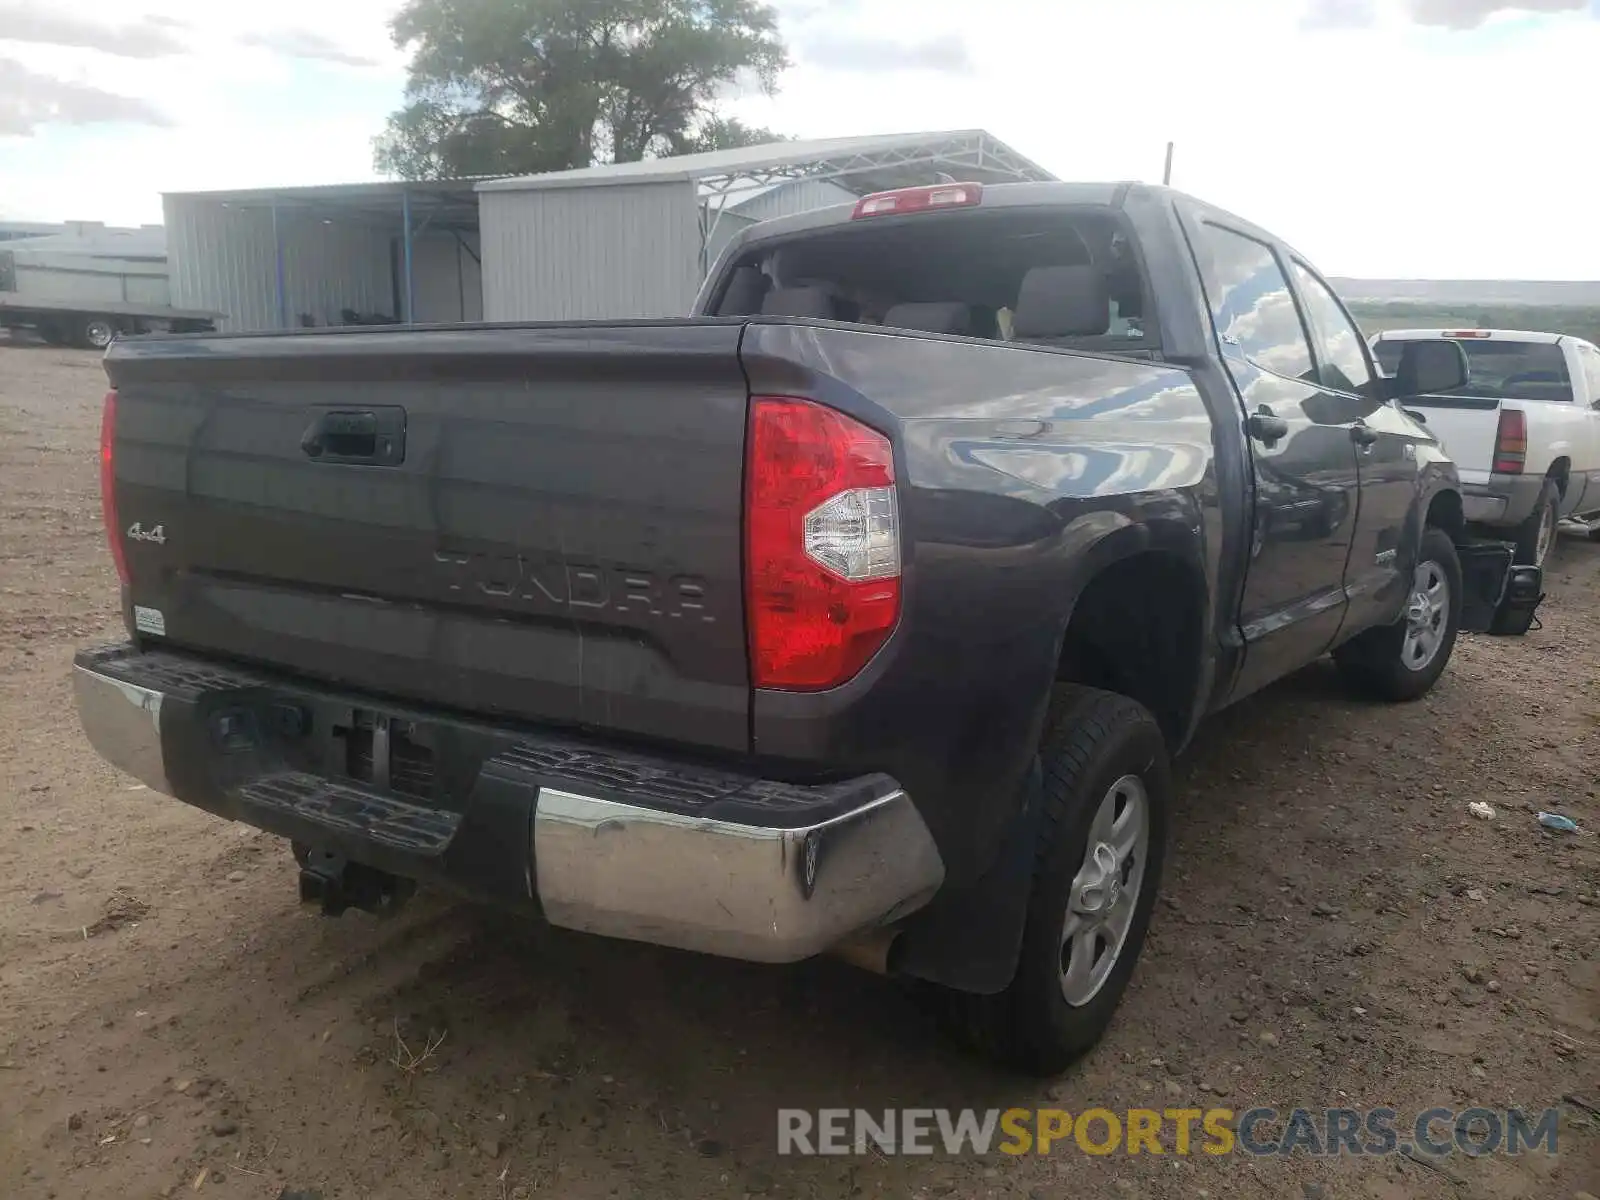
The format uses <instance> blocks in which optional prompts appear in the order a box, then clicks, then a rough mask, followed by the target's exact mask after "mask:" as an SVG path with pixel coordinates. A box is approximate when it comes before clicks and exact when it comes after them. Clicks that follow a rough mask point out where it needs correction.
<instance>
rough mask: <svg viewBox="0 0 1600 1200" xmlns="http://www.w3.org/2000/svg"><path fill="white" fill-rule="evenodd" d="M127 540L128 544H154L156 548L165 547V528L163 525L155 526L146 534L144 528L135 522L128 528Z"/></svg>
mask: <svg viewBox="0 0 1600 1200" xmlns="http://www.w3.org/2000/svg"><path fill="white" fill-rule="evenodd" d="M128 540H129V541H130V542H154V543H155V544H156V545H158V546H165V545H166V544H167V527H166V526H165V525H157V526H156V527H155V528H154V529H152V530H150V531H149V532H148V533H146V532H145V530H144V527H143V526H142V525H140V524H139V522H137V521H135V522H134V523H133V524H132V525H129V526H128Z"/></svg>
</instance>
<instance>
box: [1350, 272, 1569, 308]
mask: <svg viewBox="0 0 1600 1200" xmlns="http://www.w3.org/2000/svg"><path fill="white" fill-rule="evenodd" d="M1330 282H1332V284H1333V287H1334V290H1335V291H1337V292H1338V293H1339V294H1340V295H1341V296H1343V297H1344V298H1345V299H1346V300H1348V301H1351V302H1356V303H1359V302H1366V303H1369V304H1415V305H1419V306H1425V307H1448V306H1454V305H1510V306H1514V307H1526V308H1542V307H1546V306H1549V307H1555V308H1591V307H1600V282H1581V281H1580V282H1568V281H1564V280H1563V281H1556V280H1533V279H1333V280H1331V281H1330Z"/></svg>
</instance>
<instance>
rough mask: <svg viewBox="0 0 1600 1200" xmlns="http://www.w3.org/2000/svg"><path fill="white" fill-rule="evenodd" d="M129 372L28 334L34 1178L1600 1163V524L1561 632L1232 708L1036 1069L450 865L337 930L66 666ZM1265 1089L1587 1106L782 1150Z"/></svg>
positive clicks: (3, 431)
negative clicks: (510, 907)
mask: <svg viewBox="0 0 1600 1200" xmlns="http://www.w3.org/2000/svg"><path fill="white" fill-rule="evenodd" d="M103 392H104V377H103V375H102V373H101V370H100V366H99V362H98V359H97V357H96V356H94V355H92V354H88V353H78V352H72V351H64V350H54V349H47V348H42V347H37V348H35V347H21V346H16V347H11V348H7V346H6V344H5V343H4V342H3V341H0V1197H4V1198H5V1200H33V1198H41V1200H42V1198H44V1197H61V1198H63V1200H66V1198H72V1200H99V1198H105V1200H145V1198H147V1197H155V1196H169V1195H172V1196H176V1195H185V1196H188V1195H198V1196H200V1197H206V1196H214V1197H240V1198H244V1197H265V1198H268V1200H272V1198H274V1197H278V1196H279V1195H280V1193H281V1194H282V1195H284V1196H286V1197H290V1198H296V1197H299V1196H300V1195H301V1194H302V1192H304V1193H305V1194H317V1193H320V1195H321V1196H322V1197H324V1200H336V1198H337V1200H345V1198H355V1197H374V1198H382V1200H389V1198H394V1200H409V1198H412V1197H431V1196H462V1197H483V1198H486V1200H487V1198H492V1200H508V1198H511V1197H518V1198H526V1197H532V1196H541V1195H549V1196H555V1197H560V1198H563V1200H601V1198H612V1197H618V1198H626V1197H638V1198H640V1200H646V1198H648V1200H660V1198H668V1200H671V1198H682V1200H702V1198H703V1200H715V1198H721V1197H744V1196H749V1195H763V1196H766V1195H770V1196H788V1197H819V1198H832V1197H847V1196H863V1197H868V1198H872V1197H879V1196H884V1197H905V1198H916V1197H933V1196H940V1195H953V1196H958V1197H981V1198H1003V1200H1045V1198H1049V1200H1054V1198H1056V1197H1063V1198H1065V1197H1069V1196H1070V1197H1087V1196H1102V1195H1104V1196H1119V1197H1120V1196H1132V1197H1147V1198H1163V1197H1170V1198H1178V1197H1183V1198H1189V1197H1205V1196H1215V1197H1220V1196H1243V1197H1289V1198H1290V1200H1301V1198H1302V1197H1311V1198H1314V1197H1371V1198H1375V1200H1376V1198H1385V1200H1388V1198H1399V1197H1423V1198H1426V1197H1452V1198H1457V1197H1508V1198H1518V1197H1528V1198H1543V1197H1561V1198H1569V1197H1572V1196H1574V1195H1576V1194H1578V1193H1579V1192H1580V1191H1583V1190H1587V1191H1590V1192H1597V1191H1600V1117H1597V1116H1596V1115H1595V1106H1597V1105H1600V1053H1597V1050H1596V1047H1597V1044H1600V962H1597V959H1596V947H1597V940H1600V938H1597V934H1600V907H1597V903H1600V902H1597V894H1600V838H1596V837H1594V836H1593V835H1592V834H1591V835H1580V836H1572V835H1566V836H1561V835H1555V834H1549V833H1545V832H1543V831H1541V830H1540V829H1539V828H1538V827H1537V825H1536V822H1535V817H1534V814H1535V813H1536V812H1537V811H1539V810H1540V809H1556V810H1559V811H1561V812H1563V813H1566V814H1568V815H1570V816H1571V817H1573V818H1574V819H1576V820H1577V821H1578V822H1579V824H1580V825H1582V826H1583V827H1585V828H1586V829H1588V830H1600V799H1597V790H1596V789H1597V787H1600V782H1597V777H1596V772H1595V769H1594V764H1595V763H1596V762H1597V761H1600V591H1597V588H1600V545H1591V544H1588V543H1587V542H1583V541H1579V540H1574V539H1570V538H1569V539H1565V540H1564V541H1563V543H1562V545H1561V547H1560V549H1559V552H1558V555H1557V557H1556V559H1555V561H1554V566H1553V569H1552V570H1551V572H1550V574H1549V585H1550V586H1549V590H1550V592H1551V595H1550V598H1549V599H1548V600H1547V601H1546V604H1545V607H1544V609H1543V610H1542V616H1543V623H1544V624H1543V628H1542V629H1541V630H1539V631H1537V632H1534V633H1532V634H1530V635H1529V636H1528V637H1526V638H1523V639H1505V640H1497V639H1489V638H1468V639H1464V640H1463V641H1462V643H1461V644H1460V645H1459V646H1458V648H1457V651H1456V658H1455V661H1454V662H1453V663H1452V665H1451V667H1450V670H1449V672H1448V673H1447V674H1446V676H1445V679H1444V681H1443V683H1442V684H1441V685H1440V687H1439V688H1438V689H1437V690H1436V691H1435V693H1434V694H1433V695H1432V696H1431V697H1430V698H1429V699H1427V700H1425V701H1423V702H1421V703H1418V704H1415V705H1411V706H1407V707H1403V708H1398V709H1396V708H1379V707H1370V706H1367V705H1364V704H1362V703H1359V702H1356V701H1353V700H1352V699H1350V698H1349V697H1348V696H1347V695H1346V694H1345V693H1344V692H1343V691H1342V690H1341V689H1340V687H1339V685H1338V682H1337V680H1336V679H1335V678H1334V676H1333V674H1332V672H1331V671H1330V670H1328V669H1323V668H1317V669H1312V670H1310V671H1307V672H1305V673H1304V674H1303V675H1301V676H1300V677H1298V678H1296V679H1293V680H1291V681H1288V682H1286V683H1284V684H1282V685H1280V686H1277V687H1275V688H1273V689H1271V690H1270V691H1268V692H1267V693H1265V694H1263V695H1260V696H1258V697H1256V698H1255V699H1253V700H1252V701H1249V702H1247V703H1246V704H1244V705H1242V706H1240V707H1239V708H1238V709H1236V710H1234V711H1230V712H1228V713H1226V714H1224V715H1223V716H1222V717H1220V718H1219V719H1217V720H1215V721H1213V722H1212V723H1211V724H1210V725H1209V726H1208V727H1207V728H1206V729H1205V730H1204V731H1203V733H1202V736H1201V737H1200V739H1199V742H1198V745H1197V746H1196V747H1195V748H1194V749H1193V750H1192V751H1191V752H1190V753H1189V754H1188V755H1187V756H1186V758H1185V760H1184V761H1183V762H1182V763H1181V764H1180V778H1181V780H1182V783H1183V793H1184V803H1183V806H1182V808H1181V811H1180V813H1179V815H1178V818H1177V822H1176V833H1175V844H1174V846H1173V853H1172V855H1171V857H1170V858H1169V871H1168V877H1167V881H1166V885H1165V890H1164V893H1163V898H1162V902H1161V903H1160V904H1159V906H1158V910H1157V916H1156V919H1155V923H1154V926H1153V929H1152V932H1151V936H1150V941H1149V944H1148V946H1147V948H1146V950H1145V954H1144V960H1143V962H1142V963H1141V965H1140V967H1139V970H1138V972H1137V974H1136V975H1135V978H1134V982H1133V986H1132V989H1131V991H1130V992H1129V994H1128V996H1127V998H1126V1000H1125V1002H1124V1004H1123V1007H1122V1010H1121V1012H1120V1015H1119V1017H1118V1019H1117V1021H1116V1023H1115V1024H1114V1026H1113V1028H1112V1030H1111V1032H1110V1034H1109V1035H1108V1037H1107V1038H1106V1040H1105V1042H1104V1043H1103V1044H1102V1045H1101V1046H1100V1048H1099V1049H1098V1050H1097V1051H1096V1052H1095V1053H1094V1054H1092V1055H1091V1056H1090V1057H1089V1058H1088V1059H1087V1060H1086V1061H1085V1062H1083V1063H1082V1064H1081V1065H1080V1066H1079V1067H1078V1068H1077V1069H1075V1070H1074V1071H1073V1072H1072V1073H1071V1074H1069V1075H1068V1076H1067V1077H1065V1078H1064V1079H1062V1080H1060V1081H1058V1082H1056V1083H1054V1084H1050V1085H1040V1084H1038V1083H1034V1082H1029V1081H1024V1080H1018V1079H1016V1078H1012V1077H1008V1076H1004V1075H1001V1074H998V1073H996V1072H995V1071H993V1070H992V1069H990V1068H988V1067H986V1066H985V1065H984V1064H982V1063H981V1062H978V1061H975V1060H973V1059H972V1058H970V1057H967V1056H965V1055H964V1054H962V1053H961V1052H959V1051H957V1050H955V1049H952V1048H951V1047H950V1046H949V1045H948V1044H947V1043H946V1042H944V1041H942V1040H941V1039H940V1038H939V1036H938V1035H937V1033H936V1032H935V1031H934V1030H933V1029H932V1028H931V1027H930V1025H929V1023H928V1021H927V1020H926V1019H925V1018H924V1017H923V1015H922V1014H921V1013H920V1012H919V1011H918V1009H917V1008H916V1007H914V1005H913V1004H912V1002H911V1001H910V1000H909V999H908V998H907V997H906V996H905V995H904V994H903V993H902V991H901V990H900V989H897V988H896V987H894V986H893V985H891V984H889V983H887V982H885V981H883V980H881V979H877V978H875V977H873V976H870V975H867V974H864V973H858V972H855V971H854V970H852V969H851V968H849V967H846V966H844V965H842V964H837V963H834V962H832V961H819V962H815V963H810V964H805V965H802V966H799V967H796V968H792V969H773V968H764V967H756V966H749V965H744V964H739V963H731V962H723V961H717V960H712V959H707V958H700V957H696V956H692V955H687V954H679V953H673V952H667V951H661V950H656V949H652V948H649V947H643V946H636V945H629V944H623V943H613V942H606V941H602V940H598V939H590V938H584V937H581V936H577V935H567V934H564V933H562V932H560V931H552V930H548V929H538V928H531V927H528V926H527V925H525V924H521V923H518V922H516V921H513V920H510V919H508V918H506V917H504V916H501V915H497V914H494V913H487V912H483V911H481V910H477V909H474V908H472V907H470V906H466V905H462V904H458V903H455V902H453V901H451V900H449V899H448V898H444V897H439V896H428V895H424V896H422V897H419V898H418V899H417V900H416V901H415V902H414V903H413V904H412V906H410V907H409V908H407V909H406V910H405V911H404V912H403V913H402V914H401V915H400V916H399V917H397V918H396V919H394V920H391V921H385V922H379V921H377V920H375V919H373V918H369V917H366V916H363V915H359V914H354V915H350V916H347V917H345V918H343V919H341V920H336V921H330V920H325V919H323V918H321V917H318V916H316V915H313V914H311V913H308V912H306V911H303V910H302V909H301V908H300V906H299V904H298V901H297V899H296V893H295V871H294V867H293V863H292V860H291V858H290V855H289V852H288V849H287V847H286V846H285V845H284V844H283V843H282V842H280V841H279V840H277V839H275V838H272V837H269V836H266V835H264V834H258V833H257V832H255V831H253V830H250V829H246V828H243V827H240V826H234V825H230V824H226V823H224V822H221V821H219V820H215V819H213V818H211V817H209V816H206V815H204V814H201V813H198V812H195V811H192V810H190V809H188V808H186V807H185V806H183V805H182V804H179V803H178V802H176V801H173V800H169V799H166V798H164V797H160V796H157V795H154V794H152V793H150V792H149V791H148V790H143V789H141V788H138V787H136V786H134V785H133V784H132V782H131V781H130V780H128V779H126V778H124V777H121V776H119V775H118V774H116V773H115V772H113V771H112V770H110V769H109V768H108V767H106V766H104V765H103V764H102V763H101V762H100V761H99V760H98V759H97V758H96V757H95V756H94V755H93V753H92V752H91V751H90V749H89V747H88V745H87V744H86V743H85V741H84V739H83V737H82V735H81V733H80V732H79V729H78V725H77V722H76V719H75V717H74V715H73V710H72V705H71V699H70V695H69V689H68V682H67V675H68V664H69V662H70V659H71V655H72V652H73V650H74V648H75V647H77V646H79V645H80V644H82V643H84V642H86V641H91V640H97V639H101V638H109V637H112V636H116V635H117V634H119V633H120V628H119V626H118V622H117V620H116V614H115V601H114V595H115V586H114V576H113V572H112V568H111V564H110V559H109V556H108V554H107V553H106V550H105V544H104V538H103V535H102V532H101V528H100V508H99V498H98V485H97V478H96V464H95V445H96V438H97V433H98V424H99V413H100V400H101V396H102V395H103ZM1475 800H1483V801H1487V802H1489V803H1490V804H1492V805H1493V806H1494V807H1495V809H1496V810H1497V812H1498V816H1497V817H1496V818H1495V819H1494V820H1492V821H1486V820H1481V819H1477V818H1475V817H1473V816H1471V815H1469V812H1468V807H1467V806H1468V804H1469V803H1470V802H1471V801H1475ZM1563 1097H1569V1098H1570V1099H1568V1100H1566V1101H1565V1102H1564V1101H1563ZM1256 1104H1265V1105H1274V1106H1277V1107H1279V1108H1283V1109H1287V1108H1290V1107H1293V1106H1295V1105H1307V1106H1311V1107H1315V1108H1318V1109H1320V1108H1323V1107H1327V1106H1348V1107H1355V1108H1364V1107H1371V1106H1378V1105H1388V1106H1391V1107H1393V1108H1395V1109H1397V1110H1399V1111H1400V1112H1401V1113H1406V1114H1410V1113H1416V1112H1419V1111H1422V1110H1425V1109H1427V1108H1429V1107H1432V1106H1434V1105H1442V1106H1446V1107H1452V1108H1457V1109H1460V1108H1465V1107H1470V1106H1472V1105H1482V1106H1487V1107H1501V1108H1503V1107H1507V1106H1513V1105H1517V1106H1522V1107H1524V1108H1527V1109H1541V1108H1543V1107H1545V1106H1547V1105H1560V1106H1561V1107H1562V1114H1563V1115H1562V1123H1561V1127H1560V1141H1559V1146H1560V1152H1559V1154H1558V1155H1556V1156H1554V1157H1551V1156H1549V1155H1546V1154H1544V1153H1536V1154H1531V1155H1523V1156H1521V1157H1518V1158H1512V1157H1508V1156H1504V1155H1496V1156H1490V1157H1479V1158H1469V1157H1466V1156H1463V1155H1460V1154H1457V1155H1455V1156H1453V1157H1451V1158H1449V1159H1448V1160H1446V1161H1445V1162H1444V1164H1443V1165H1442V1167H1440V1168H1438V1169H1429V1168H1426V1167H1424V1166H1421V1165H1418V1164H1417V1163H1415V1162H1413V1161H1411V1160H1408V1159H1405V1158H1400V1157H1386V1158H1344V1159H1338V1160H1314V1159H1310V1158H1306V1157H1303V1156H1297V1157H1294V1158H1291V1159H1288V1160H1283V1159H1259V1158H1249V1157H1246V1156H1244V1155H1242V1154H1234V1155H1230V1156H1225V1157H1209V1156H1206V1155H1194V1156H1190V1157H1179V1156H1176V1155H1172V1154H1168V1155H1166V1156H1164V1157H1159V1158H1157V1157H1152V1156H1150V1155H1148V1154H1143V1155H1139V1156H1135V1157H1126V1156H1123V1155H1114V1156H1109V1157H1096V1156H1091V1155H1087V1154H1084V1153H1081V1152H1078V1151H1077V1150H1076V1149H1073V1148H1071V1147H1070V1146H1069V1148H1068V1149H1067V1150H1066V1151H1065V1152H1062V1151H1061V1150H1060V1149H1059V1148H1058V1151H1057V1152H1056V1153H1054V1154H1052V1155H1050V1156H1049V1157H1040V1156H1026V1157H1022V1158H1010V1157H1005V1156H1002V1155H998V1154H996V1155H993V1156H990V1157H986V1158H979V1157H971V1156H969V1157H958V1158H952V1157H949V1156H946V1155H944V1154H942V1153H941V1154H940V1155H937V1156H934V1157H931V1158H911V1157H898V1158H886V1157H884V1156H882V1155H867V1156H864V1157H847V1158H838V1157H833V1158H794V1157H783V1158H780V1157H779V1156H778V1154H777V1152H776V1127H777V1125H776V1121H777V1118H776V1110H777V1109H779V1108H781V1107H800V1108H812V1109H816V1108H823V1107H862V1108H869V1109H878V1110H881V1109H884V1108H888V1107H900V1106H948V1107H966V1106H972V1107H978V1108H989V1107H998V1108H1006V1107H1011V1106H1034V1105H1048V1106H1053V1107H1060V1108H1064V1109H1067V1110H1070V1111H1072V1112H1080V1111H1082V1110H1085V1109H1088V1108H1091V1107H1097V1106H1098V1107H1105V1108H1109V1109H1112V1110H1118V1109H1126V1108H1129V1107H1144V1106H1150V1107H1157V1108H1160V1107H1184V1106H1191V1105H1192V1106H1194V1107H1200V1108H1207V1107H1216V1106H1227V1107H1232V1108H1234V1109H1235V1110H1236V1111H1242V1110H1244V1109H1246V1108H1249V1107H1252V1106H1253V1105H1256ZM1586 1107H1587V1109H1588V1111H1587V1112H1586V1111H1585V1108H1586Z"/></svg>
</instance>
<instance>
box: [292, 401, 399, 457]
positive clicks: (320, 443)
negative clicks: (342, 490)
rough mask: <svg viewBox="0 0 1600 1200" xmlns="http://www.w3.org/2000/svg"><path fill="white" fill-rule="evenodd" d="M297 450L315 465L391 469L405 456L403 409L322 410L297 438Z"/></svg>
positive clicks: (389, 407)
mask: <svg viewBox="0 0 1600 1200" xmlns="http://www.w3.org/2000/svg"><path fill="white" fill-rule="evenodd" d="M300 449H301V450H303V451H304V452H305V454H306V457H307V458H312V459H315V460H316V461H318V462H326V463H364V464H367V465H369V466H380V467H388V466H395V465H397V464H399V463H401V462H403V461H404V460H405V456H406V410H405V409H403V408H396V407H393V406H388V407H384V408H363V409H345V408H329V409H323V410H321V411H319V412H317V413H315V414H314V415H313V417H312V420H311V424H310V425H309V426H307V427H306V431H305V433H304V434H302V435H301V437H300Z"/></svg>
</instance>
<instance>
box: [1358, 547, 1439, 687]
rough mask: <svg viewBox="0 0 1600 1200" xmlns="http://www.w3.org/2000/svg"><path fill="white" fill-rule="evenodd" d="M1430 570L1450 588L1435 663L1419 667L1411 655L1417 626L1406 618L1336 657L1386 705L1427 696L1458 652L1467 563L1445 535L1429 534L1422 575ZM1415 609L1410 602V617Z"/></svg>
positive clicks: (1419, 564)
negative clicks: (1431, 566) (1428, 567)
mask: <svg viewBox="0 0 1600 1200" xmlns="http://www.w3.org/2000/svg"><path fill="white" fill-rule="evenodd" d="M1427 564H1436V565H1437V567H1438V568H1439V570H1440V571H1441V572H1442V573H1443V576H1444V579H1445V580H1446V582H1447V583H1448V585H1449V595H1448V597H1447V601H1448V602H1447V603H1446V604H1445V605H1444V606H1443V610H1442V612H1441V613H1440V614H1439V615H1440V618H1441V620H1440V623H1439V626H1438V642H1437V644H1436V645H1435V647H1434V649H1433V652H1432V657H1431V658H1429V659H1428V660H1427V661H1426V662H1425V663H1422V664H1420V665H1419V664H1418V663H1417V662H1416V661H1415V659H1414V658H1412V657H1411V656H1410V655H1409V651H1408V645H1407V633H1408V631H1409V630H1410V628H1411V623H1410V620H1409V617H1408V615H1404V614H1403V615H1402V616H1401V618H1400V620H1398V621H1397V622H1395V623H1394V624H1393V625H1383V626H1380V627H1379V628H1377V629H1369V630H1367V631H1366V632H1365V633H1363V634H1361V635H1360V636H1359V637H1356V638H1353V639H1351V640H1350V641H1348V642H1346V643H1345V644H1344V645H1342V646H1340V647H1339V648H1338V649H1337V650H1335V651H1334V652H1333V660H1334V662H1335V663H1337V664H1338V666H1339V670H1340V671H1341V672H1342V673H1343V674H1344V676H1345V678H1346V679H1348V680H1350V682H1351V683H1353V684H1355V685H1356V686H1357V687H1358V688H1359V689H1360V690H1361V691H1363V692H1365V693H1367V694H1368V695H1371V696H1375V697H1377V698H1378V699H1380V700H1394V701H1406V700H1416V699H1418V698H1420V697H1422V696H1425V695H1427V694H1428V692H1429V691H1430V690H1432V688H1433V685H1434V684H1436V683H1437V682H1439V676H1441V675H1443V674H1444V669H1445V667H1446V666H1447V665H1448V664H1449V662H1450V654H1451V652H1452V651H1453V650H1454V649H1455V645H1456V635H1457V634H1458V633H1459V632H1460V630H1461V560H1460V559H1459V558H1458V557H1457V556H1456V547H1455V543H1454V542H1452V541H1451V540H1450V535H1449V534H1447V533H1446V532H1445V531H1444V530H1442V529H1435V528H1429V529H1427V530H1426V531H1425V532H1424V533H1423V535H1422V545H1421V547H1419V549H1418V552H1417V570H1418V572H1419V573H1420V572H1422V571H1423V570H1424V568H1425V567H1426V565H1427ZM1410 594H1414V589H1413V592H1412V593H1410ZM1410 608H1411V601H1410V600H1408V602H1407V612H1408V613H1409V611H1410Z"/></svg>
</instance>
